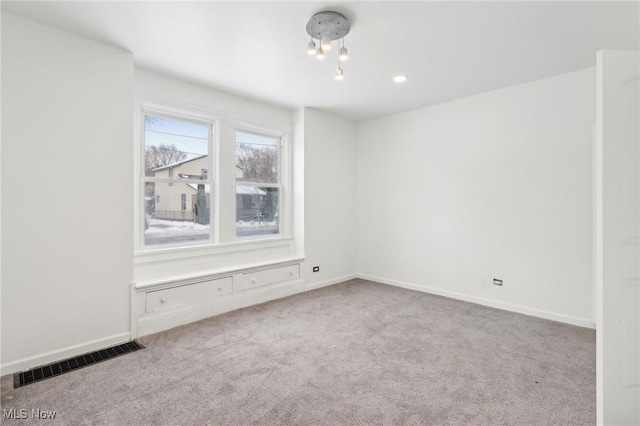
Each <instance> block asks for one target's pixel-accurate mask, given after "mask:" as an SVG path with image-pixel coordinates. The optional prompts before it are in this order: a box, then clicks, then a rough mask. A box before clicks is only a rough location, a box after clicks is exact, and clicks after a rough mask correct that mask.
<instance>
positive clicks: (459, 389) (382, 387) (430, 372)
mask: <svg viewBox="0 0 640 426" xmlns="http://www.w3.org/2000/svg"><path fill="white" fill-rule="evenodd" d="M141 342H142V343H143V344H145V345H146V346H147V348H146V349H144V350H142V351H139V352H136V353H133V354H129V355H126V356H123V357H119V358H116V359H113V360H109V361H106V362H103V363H100V364H97V365H94V366H91V367H88V368H84V369H81V370H77V371H73V372H71V373H68V374H63V375H61V376H58V377H55V378H51V379H48V380H45V381H43V382H39V383H35V384H32V385H28V386H25V387H22V388H19V389H15V390H13V389H9V388H7V386H6V384H7V380H8V379H10V377H5V378H4V379H3V384H4V385H5V386H3V389H2V405H3V407H2V408H3V409H10V408H17V409H22V408H25V409H28V410H29V412H30V411H31V409H33V408H39V409H41V410H56V411H57V414H56V418H55V420H54V421H51V420H47V421H33V420H31V419H27V420H20V421H15V423H16V424H21V425H26V424H30V423H38V424H51V425H53V424H113V425H128V424H136V425H141V424H161V425H165V424H166V425H169V424H175V425H179V424H181V425H200V424H225V425H236V424H261V425H276V424H295V425H301V424H313V425H320V424H331V425H338V424H349V425H352V424H403V425H405V424H427V425H590V424H595V421H596V416H595V331H594V330H589V329H585V328H580V327H574V326H570V325H564V324H560V323H556V322H552V321H547V320H542V319H537V318H533V317H528V316H524V315H519V314H514V313H510V312H505V311H500V310H496V309H492V308H487V307H483V306H479V305H474V304H470V303H465V302H460V301H455V300H451V299H447V298H443V297H438V296H432V295H428V294H423V293H418V292H414V291H409V290H404V289H400V288H394V287H390V286H386V285H382V284H376V283H372V282H368V281H363V280H353V281H349V282H346V283H342V284H338V285H334V286H331V287H326V288H323V289H320V290H315V291H312V292H308V293H304V294H299V295H296V296H292V297H288V298H286V299H281V300H277V301H274V302H269V303H266V304H262V305H258V306H254V307H250V308H246V309H243V310H240V311H236V312H232V313H228V314H225V315H221V316H218V317H213V318H209V319H206V320H203V321H200V322H198V323H194V324H190V325H187V326H184V327H179V328H175V329H172V330H169V331H166V332H163V333H158V334H155V335H152V336H148V337H146V338H143V339H141ZM4 422H5V423H6V424H10V423H11V424H13V423H14V421H7V420H5V421H4Z"/></svg>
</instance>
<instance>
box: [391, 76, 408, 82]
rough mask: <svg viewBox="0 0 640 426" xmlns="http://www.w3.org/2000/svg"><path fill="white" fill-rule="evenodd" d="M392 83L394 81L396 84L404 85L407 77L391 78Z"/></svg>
mask: <svg viewBox="0 0 640 426" xmlns="http://www.w3.org/2000/svg"><path fill="white" fill-rule="evenodd" d="M393 81H395V82H396V83H404V82H405V81H407V76H406V75H396V76H395V77H393Z"/></svg>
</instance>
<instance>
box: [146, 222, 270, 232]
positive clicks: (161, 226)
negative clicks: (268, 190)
mask: <svg viewBox="0 0 640 426" xmlns="http://www.w3.org/2000/svg"><path fill="white" fill-rule="evenodd" d="M236 227H237V229H238V230H246V231H248V230H255V231H261V232H266V233H270V232H277V231H278V222H277V221H273V222H266V221H263V222H260V221H247V222H244V221H242V220H239V221H238V222H237V223H236ZM210 229H211V227H210V226H209V225H201V224H199V223H194V222H192V221H183V220H168V219H157V218H153V219H151V220H149V228H148V229H147V230H146V231H145V232H144V233H145V235H148V236H165V235H181V236H187V235H194V236H195V235H208V234H209V231H210Z"/></svg>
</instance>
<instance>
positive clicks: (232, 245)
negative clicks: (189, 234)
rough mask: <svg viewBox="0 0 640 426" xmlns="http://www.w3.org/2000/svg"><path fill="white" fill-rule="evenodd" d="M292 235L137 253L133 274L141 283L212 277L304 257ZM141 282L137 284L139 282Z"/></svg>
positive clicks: (134, 259)
mask: <svg viewBox="0 0 640 426" xmlns="http://www.w3.org/2000/svg"><path fill="white" fill-rule="evenodd" d="M301 256H302V254H301V253H296V252H295V251H294V240H293V238H292V237H276V238H268V239H252V240H245V241H233V242H229V243H224V244H207V245H200V246H191V247H165V248H161V249H156V250H148V251H140V252H136V253H135V254H134V258H133V268H134V272H133V276H134V281H135V282H136V283H138V284H140V283H149V282H164V281H176V280H178V281H179V280H181V279H183V278H184V277H187V278H193V277H195V276H209V275H212V274H217V273H220V271H222V272H224V271H227V270H240V269H247V268H249V267H253V265H261V264H263V263H266V264H273V263H278V262H282V261H284V260H290V259H293V258H300V257H301ZM138 284H137V285H138Z"/></svg>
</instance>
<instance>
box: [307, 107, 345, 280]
mask: <svg viewBox="0 0 640 426" xmlns="http://www.w3.org/2000/svg"><path fill="white" fill-rule="evenodd" d="M304 135H305V136H304V157H305V162H304V170H305V180H304V186H305V190H304V195H305V207H304V211H305V218H304V227H305V253H306V261H305V277H306V283H307V286H318V285H323V284H326V283H334V282H340V281H343V280H345V279H350V278H353V277H355V272H356V237H357V234H356V200H355V189H356V186H355V182H356V168H355V166H356V124H355V123H354V122H352V121H350V120H347V119H345V118H342V117H338V116H336V115H332V114H327V113H324V112H320V111H317V110H314V109H312V108H305V109H304ZM314 266H319V267H320V271H319V272H315V273H314V272H312V268H313V267H314Z"/></svg>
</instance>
